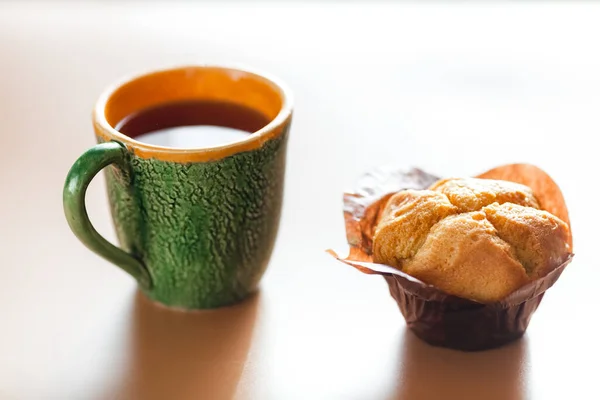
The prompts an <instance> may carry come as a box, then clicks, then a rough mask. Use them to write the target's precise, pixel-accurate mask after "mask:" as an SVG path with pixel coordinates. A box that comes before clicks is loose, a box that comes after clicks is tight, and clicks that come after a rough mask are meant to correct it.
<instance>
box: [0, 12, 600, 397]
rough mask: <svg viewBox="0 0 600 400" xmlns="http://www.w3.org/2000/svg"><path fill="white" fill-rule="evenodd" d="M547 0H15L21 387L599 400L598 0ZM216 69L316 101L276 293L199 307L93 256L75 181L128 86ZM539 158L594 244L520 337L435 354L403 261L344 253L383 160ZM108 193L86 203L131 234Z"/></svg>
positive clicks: (9, 148)
mask: <svg viewBox="0 0 600 400" xmlns="http://www.w3.org/2000/svg"><path fill="white" fill-rule="evenodd" d="M538 3H539V2H532V3H525V4H512V3H510V4H503V3H486V4H482V5H475V4H470V3H467V4H456V5H453V4H445V3H441V2H434V3H431V4H426V5H416V4H412V3H403V2H400V3H397V4H393V3H392V2H381V3H375V4H371V3H368V4H367V2H365V4H361V3H359V2H333V1H332V2H312V1H308V2H305V3H295V2H285V3H281V2H279V3H275V2H267V3H256V4H246V3H236V2H228V1H225V2H215V3H211V2H197V3H192V2H183V3H177V4H172V5H168V4H161V3H152V4H151V5H148V4H141V3H119V4H117V3H116V2H114V3H113V2H101V1H95V2H91V1H90V2H80V3H77V4H76V3H75V2H65V3H51V2H44V3H34V2H22V3H10V2H3V3H0V149H2V155H1V157H0V191H1V196H0V238H1V241H0V243H1V244H0V277H1V279H0V318H1V321H2V328H1V330H0V332H1V333H0V339H1V340H0V398H1V399H151V400H152V399H181V400H186V399H216V400H219V399H230V398H234V399H342V400H346V399H357V400H361V399H369V400H370V399H411V400H412V399H417V400H418V399H440V398H448V399H483V398H485V399H517V400H518V399H565V398H572V399H594V398H600V386H598V384H597V380H598V376H599V371H598V368H597V361H598V358H599V357H600V344H599V343H598V332H599V331H600V322H599V320H600V311H598V300H597V297H596V296H595V292H596V291H597V287H596V286H597V282H598V281H599V280H600V265H598V264H599V262H598V257H597V255H596V251H597V246H596V243H595V241H596V237H597V226H598V224H599V223H600V220H599V219H600V218H599V217H598V214H597V212H596V211H594V210H595V209H596V207H597V199H598V198H600V190H599V189H598V185H596V184H595V182H596V181H597V179H598V173H599V172H600V167H599V164H598V156H597V153H598V140H597V133H598V132H599V131H600V121H599V119H598V117H597V115H598V110H599V109H600V74H598V71H599V70H600V55H599V53H598V52H597V51H595V49H596V48H597V39H598V37H600V24H598V23H597V21H598V20H599V19H600V5H596V4H592V3H577V4H568V3H566V2H565V3H557V2H553V3H550V4H538ZM195 62H211V63H225V64H240V63H241V64H245V65H249V66H253V67H256V68H258V69H261V70H266V71H270V72H272V73H273V74H275V75H278V76H279V77H281V78H282V79H283V80H285V81H286V82H287V83H288V84H289V86H290V87H291V88H292V89H293V90H294V92H295V116H294V123H293V127H292V133H291V137H290V142H289V154H288V165H287V177H286V188H285V201H284V210H283V215H282V222H281V228H280V231H279V237H278V241H277V244H276V247H275V251H274V254H273V257H272V259H271V263H270V267H269V270H268V271H267V273H266V275H265V277H264V279H263V281H262V284H261V289H260V291H259V292H258V293H257V294H256V295H254V296H253V297H251V298H250V299H248V300H247V301H245V302H243V303H241V304H238V305H236V306H233V307H229V308H224V309H219V310H211V311H202V312H195V313H190V314H184V313H179V312H173V311H169V310H166V309H163V308H160V307H157V306H155V305H153V304H152V303H150V302H149V301H148V300H146V299H145V298H144V297H143V296H142V295H141V294H139V293H138V292H137V290H136V287H135V284H134V282H133V281H132V279H131V278H130V277H129V276H127V275H126V274H125V273H123V272H122V271H120V270H118V269H117V268H115V267H114V266H111V265H109V264H108V263H107V262H105V261H104V260H102V259H100V258H99V257H97V256H95V255H94V254H92V253H91V252H90V251H88V250H87V249H85V248H84V246H83V245H82V244H81V243H79V242H78V241H77V239H76V238H75V237H74V236H73V235H72V234H71V232H70V230H69V228H68V226H67V223H66V222H65V220H64V216H63V213H62V203H61V193H62V184H63V181H64V178H65V175H66V173H67V171H68V169H69V167H70V166H71V164H72V163H73V161H74V160H75V159H76V158H77V157H78V156H79V155H80V154H81V153H82V152H83V151H84V150H85V149H87V148H89V147H90V146H92V145H93V144H94V136H93V133H92V127H91V122H90V120H91V110H92V106H93V104H94V102H95V100H96V97H97V96H98V95H99V94H100V92H101V91H102V90H103V89H104V88H105V87H106V86H107V85H108V84H110V83H112V82H113V81H115V80H116V79H119V78H121V77H122V76H124V75H128V74H130V73H135V72H138V71H144V70H149V69H154V68H160V67H165V66H172V65H178V64H189V63H195ZM521 161H525V162H530V163H534V164H536V165H538V166H540V167H542V168H543V169H544V170H546V171H547V172H549V173H550V174H551V175H552V176H553V177H554V178H555V180H556V181H557V182H558V183H559V185H560V186H561V188H562V189H563V192H564V195H565V198H566V200H567V204H568V205H569V207H570V213H571V220H572V227H573V232H574V238H575V244H574V248H575V253H576V256H575V259H574V261H573V263H572V264H571V265H570V266H569V267H568V268H567V269H566V271H565V273H564V274H563V276H562V277H561V278H560V279H559V281H558V282H557V284H556V285H555V286H554V287H553V288H551V289H550V290H549V291H548V292H547V293H546V296H545V298H544V300H543V302H542V304H541V306H540V308H539V310H538V311H537V313H536V314H535V315H534V316H533V319H532V321H531V324H530V327H529V330H528V332H527V334H526V335H525V337H524V338H523V339H522V340H519V341H517V342H514V343H512V344H510V345H508V346H506V347H503V348H501V349H497V350H492V351H487V352H481V353H462V352H456V351H452V350H445V349H439V348H433V347H430V346H428V345H426V344H424V343H423V342H421V341H420V340H419V339H417V338H416V337H415V336H414V335H413V334H412V333H410V332H409V331H407V329H406V326H405V323H404V321H403V319H402V317H401V315H400V313H399V311H398V309H397V307H396V304H395V302H394V301H393V300H392V299H391V298H390V296H389V293H388V290H387V286H386V283H385V281H384V280H383V279H382V278H380V277H373V276H367V275H363V274H361V273H359V272H357V271H356V270H353V269H352V268H350V267H347V266H345V265H343V264H341V263H338V262H336V261H334V260H333V259H332V258H331V257H330V256H329V255H327V254H326V253H325V249H327V248H334V249H336V250H339V251H341V252H344V251H345V250H346V243H345V232H344V225H343V217H342V204H341V194H342V192H343V191H344V190H345V189H348V188H350V187H351V186H352V183H353V181H354V180H355V179H356V178H357V177H358V176H359V175H360V174H361V173H363V172H364V171H366V170H368V169H369V168H371V167H373V166H375V165H379V164H386V165H400V166H410V165H417V166H420V167H422V168H425V169H427V170H429V171H431V172H433V173H436V174H439V175H473V174H477V173H479V172H482V171H484V170H487V169H488V168H491V167H494V166H496V165H499V164H504V163H509V162H521ZM104 190H105V188H104V182H103V180H102V179H96V180H95V181H94V182H93V184H92V186H91V187H90V190H89V191H88V196H87V204H88V209H89V212H90V215H91V218H92V220H93V222H94V224H95V226H96V228H97V229H98V230H99V231H100V232H102V233H103V234H104V235H106V236H107V237H109V238H110V239H111V240H113V241H114V240H115V235H114V231H113V228H112V224H111V222H110V215H109V211H108V203H107V199H106V196H105V193H104Z"/></svg>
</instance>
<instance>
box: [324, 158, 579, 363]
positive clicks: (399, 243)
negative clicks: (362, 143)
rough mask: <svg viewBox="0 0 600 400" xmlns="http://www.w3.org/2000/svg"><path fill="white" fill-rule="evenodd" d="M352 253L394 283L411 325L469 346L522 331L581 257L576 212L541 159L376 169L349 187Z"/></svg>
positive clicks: (355, 263) (445, 343) (435, 340)
mask: <svg viewBox="0 0 600 400" xmlns="http://www.w3.org/2000/svg"><path fill="white" fill-rule="evenodd" d="M344 220H345V225H346V236H347V240H348V244H349V245H350V254H349V255H348V257H346V258H341V257H338V256H337V254H335V252H333V251H331V250H330V251H329V252H330V254H332V255H333V256H334V257H336V258H337V259H338V260H340V261H342V262H343V263H345V264H347V265H350V266H352V267H354V268H356V269H358V270H359V271H361V272H363V273H365V274H369V275H380V276H382V277H383V278H384V279H385V281H386V282H387V284H388V287H389V291H390V294H391V296H392V297H393V298H394V300H395V301H396V303H397V304H398V307H399V309H400V311H401V313H402V315H403V316H404V319H405V321H406V325H407V327H408V328H409V329H410V330H412V331H413V332H414V333H415V334H416V335H417V336H418V337H419V338H421V339H422V340H424V341H426V342H427V343H429V344H432V345H435V346H442V347H448V348H453V349H459V350H465V351H477V350H485V349H489V348H494V347H498V346H502V345H504V344H506V343H508V342H510V341H512V340H515V339H518V338H520V337H521V336H522V335H523V334H524V333H525V331H526V329H527V326H528V324H529V321H530V319H531V316H532V315H533V313H534V312H535V310H536V309H537V307H538V305H539V304H540V302H541V300H542V298H543V296H544V294H545V292H546V291H547V290H548V289H549V288H550V287H551V286H552V285H553V284H554V283H555V282H556V281H557V280H558V278H559V277H560V275H561V274H562V272H563V271H564V269H565V268H566V266H567V265H568V264H569V263H570V261H571V260H572V258H573V254H572V251H573V244H572V235H571V231H570V222H569V215H568V211H567V208H566V205H565V201H564V198H563V196H562V193H561V191H560V189H559V188H558V186H557V185H556V183H555V182H554V181H553V180H552V179H551V178H550V177H549V176H548V175H547V174H546V173H545V172H544V171H542V170H541V169H539V168H537V167H535V166H533V165H529V164H511V165H505V166H500V167H497V168H494V169H492V170H489V171H487V172H485V173H483V174H480V175H479V176H477V177H475V178H460V179H457V178H451V179H440V178H439V177H437V176H434V175H431V174H428V173H426V172H424V171H422V170H420V169H416V168H413V169H412V170H410V171H401V170H391V169H377V170H375V171H372V172H370V173H368V174H365V176H364V177H363V178H362V179H361V180H359V185H358V186H357V187H356V189H355V191H354V192H350V193H345V194H344Z"/></svg>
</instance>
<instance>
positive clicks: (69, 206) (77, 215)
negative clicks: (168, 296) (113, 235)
mask: <svg viewBox="0 0 600 400" xmlns="http://www.w3.org/2000/svg"><path fill="white" fill-rule="evenodd" d="M126 159H127V150H126V148H125V146H124V145H123V144H121V143H118V142H106V143H100V144H97V145H96V146H94V147H92V148H91V149H89V150H88V151H86V152H85V153H83V154H82V155H81V157H79V158H78V159H77V161H75V164H73V166H72V167H71V170H70V171H69V173H68V174H67V179H66V181H65V186H64V188H63V208H64V211H65V216H66V217H67V222H68V223H69V227H70V228H71V230H72V231H73V233H74V234H75V236H77V238H78V239H79V240H81V242H82V243H83V244H84V245H86V246H87V247H88V248H89V249H90V250H92V251H93V252H94V253H96V254H98V255H99V256H101V257H104V258H105V259H106V260H108V261H110V262H111V263H113V264H115V265H116V266H118V267H120V268H122V269H123V270H124V271H125V272H127V273H129V274H130V275H131V276H133V277H134V278H135V279H136V280H137V281H138V283H139V284H140V286H142V287H143V288H144V289H150V288H151V287H152V279H151V277H150V273H149V272H148V269H146V267H145V266H144V264H143V263H142V262H141V261H140V260H138V259H137V258H135V257H134V256H133V255H131V254H129V253H127V252H125V251H123V250H121V249H120V248H118V247H116V246H114V245H113V244H111V243H110V242H108V241H107V240H106V239H104V238H103V237H102V236H101V235H100V234H99V233H98V232H97V231H96V229H94V227H93V226H92V223H91V222H90V219H89V217H88V214H87V210H86V208H85V193H86V190H87V187H88V185H89V184H90V182H91V181H92V179H93V178H94V177H95V176H96V174H97V173H98V172H100V171H101V170H102V169H103V168H104V167H106V166H108V165H110V164H116V165H118V166H119V167H120V168H123V169H125V168H126V163H127V161H126Z"/></svg>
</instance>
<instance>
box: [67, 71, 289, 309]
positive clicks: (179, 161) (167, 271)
mask: <svg viewBox="0 0 600 400" xmlns="http://www.w3.org/2000/svg"><path fill="white" fill-rule="evenodd" d="M190 100H207V101H221V102H223V101H225V102H230V103H235V104H237V105H241V106H245V107H247V108H250V109H252V110H255V111H258V112H260V113H261V114H263V115H264V116H266V117H267V118H268V119H269V120H270V122H269V123H268V124H267V125H266V126H264V127H263V128H262V129H260V130H258V131H257V132H254V133H252V134H250V135H248V136H247V137H246V138H244V139H243V140H239V141H237V142H235V143H232V144H227V145H223V146H216V147H206V148H171V147H162V146H156V145H151V144H146V143H142V142H139V141H136V140H134V139H132V138H130V137H128V136H126V135H124V134H122V133H121V132H119V131H117V130H116V129H115V128H114V127H115V126H116V124H117V123H118V122H119V121H121V120H123V119H124V118H125V117H127V116H129V115H132V114H134V113H136V112H139V111H142V110H144V109H148V108H150V107H155V106H158V105H162V104H165V103H170V102H178V101H190ZM291 118H292V104H291V97H290V93H289V90H288V89H286V88H285V86H284V85H283V84H282V83H279V82H278V81H277V80H275V79H272V78H267V77H265V76H264V75H262V74H257V73H253V72H250V71H246V70H241V69H233V68H226V67H217V66H189V67H181V68H174V69H168V70H162V71H157V72H152V73H149V74H144V75H140V76H136V77H134V78H132V79H127V80H125V81H123V82H121V83H119V84H117V85H115V86H113V87H111V88H109V89H108V90H107V91H106V92H105V93H104V94H103V95H102V96H101V97H100V99H99V100H98V102H97V104H96V107H95V110H94V113H93V124H94V130H95V133H96V138H97V142H98V144H97V145H96V146H94V147H92V148H91V149H89V150H88V151H86V152H85V153H84V154H83V155H82V156H81V157H80V158H79V159H78V160H77V161H76V162H75V164H74V165H73V167H72V168H71V170H70V171H69V173H68V176H67V179H66V182H65V186H64V190H63V205H64V211H65V216H66V218H67V221H68V223H69V226H70V227H71V230H72V231H73V232H74V233H75V235H76V236H77V237H78V238H79V239H80V240H81V241H82V242H83V243H84V244H85V245H86V246H87V247H88V248H90V249H91V250H92V251H94V252H95V253H97V254H98V255H100V256H102V257H104V258H105V259H107V260H108V261H110V262H112V263H113V264H115V265H117V266H119V267H120V268H122V269H123V270H125V271H126V272H128V273H129V274H130V275H132V276H133V277H134V278H135V279H136V280H137V281H138V284H139V286H140V288H141V290H142V291H143V292H144V293H145V294H146V295H147V296H148V297H149V298H150V299H152V300H154V301H156V302H159V303H162V304H164V305H167V306H170V307H177V308H183V309H197V308H214V307H219V306H224V305H228V304H233V303H236V302H238V301H240V300H242V299H244V298H245V297H246V296H248V295H249V294H250V293H252V292H253V291H255V290H256V288H257V286H258V283H259V281H260V278H261V277H262V275H263V273H264V271H265V269H266V267H267V264H268V261H269V258H270V256H271V251H272V249H273V245H274V242H275V238H276V235H277V230H278V227H279V216H280V212H281V205H282V197H283V185H284V175H285V159H286V145H287V138H288V132H289V129H290V124H291ZM102 169H104V170H105V172H106V174H105V176H106V182H107V189H108V197H109V201H110V207H111V212H112V217H113V221H114V225H115V228H116V231H117V237H118V240H119V243H120V245H121V248H118V247H116V246H114V245H112V244H111V243H109V242H108V241H107V240H106V239H104V238H103V237H102V236H101V235H100V234H99V233H98V232H97V231H96V230H95V229H94V227H93V226H92V224H91V222H90V220H89V218H88V215H87V211H86V208H85V192H86V189H87V187H88V185H89V183H90V181H91V180H92V179H93V178H94V176H95V175H96V174H97V173H98V172H100V171H101V170H102Z"/></svg>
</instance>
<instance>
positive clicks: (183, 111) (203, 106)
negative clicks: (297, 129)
mask: <svg viewBox="0 0 600 400" xmlns="http://www.w3.org/2000/svg"><path fill="white" fill-rule="evenodd" d="M268 123H269V118H267V117H266V116H265V115H263V114H261V113H260V112H259V111H256V110H253V109H251V108H249V107H245V106H242V105H239V104H236V103H232V102H225V101H211V100H188V101H178V102H170V103H164V104H161V105H158V106H154V107H150V108H146V109H144V110H141V111H139V112H136V113H134V114H131V115H129V116H127V117H125V118H123V119H122V120H121V121H119V123H118V124H116V126H115V129H117V130H118V131H119V132H121V133H123V134H125V135H127V136H129V137H131V138H133V139H135V140H137V141H140V142H143V143H148V144H152V145H158V146H165V147H186V148H195V147H210V146H221V145H226V144H230V143H235V142H237V141H239V140H243V139H245V138H246V137H248V135H249V134H252V133H253V132H256V131H258V130H260V129H261V128H263V127H264V126H266V125H267V124H268Z"/></svg>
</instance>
